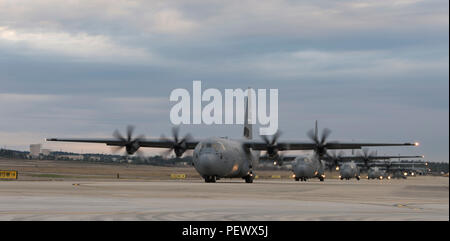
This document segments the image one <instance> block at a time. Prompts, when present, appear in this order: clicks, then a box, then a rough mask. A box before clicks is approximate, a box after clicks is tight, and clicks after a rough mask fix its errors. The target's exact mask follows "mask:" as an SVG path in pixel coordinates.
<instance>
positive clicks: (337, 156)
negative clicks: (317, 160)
mask: <svg viewBox="0 0 450 241" xmlns="http://www.w3.org/2000/svg"><path fill="white" fill-rule="evenodd" d="M343 155H344V152H343V151H341V152H339V153H336V151H330V152H328V153H327V156H328V157H329V158H330V159H329V160H330V161H331V164H330V165H329V166H328V167H329V169H330V171H331V169H332V168H333V167H336V171H338V170H339V162H340V161H341V158H342V156H343Z"/></svg>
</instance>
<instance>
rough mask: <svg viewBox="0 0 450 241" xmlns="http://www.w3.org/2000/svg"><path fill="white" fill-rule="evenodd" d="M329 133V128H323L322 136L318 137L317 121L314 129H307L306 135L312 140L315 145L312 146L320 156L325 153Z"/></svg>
mask: <svg viewBox="0 0 450 241" xmlns="http://www.w3.org/2000/svg"><path fill="white" fill-rule="evenodd" d="M330 134H331V130H330V129H328V128H325V129H323V131H322V136H321V138H320V139H319V136H318V135H319V133H318V129H317V122H316V129H315V130H309V131H308V133H307V135H308V137H309V138H310V139H311V140H312V141H313V142H314V144H315V145H316V146H315V148H314V151H315V153H317V154H318V155H319V156H320V157H323V156H325V155H326V154H327V139H328V137H329V136H330Z"/></svg>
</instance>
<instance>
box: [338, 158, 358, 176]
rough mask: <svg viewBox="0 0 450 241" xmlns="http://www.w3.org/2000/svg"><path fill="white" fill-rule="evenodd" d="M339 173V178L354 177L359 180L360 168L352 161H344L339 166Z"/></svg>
mask: <svg viewBox="0 0 450 241" xmlns="http://www.w3.org/2000/svg"><path fill="white" fill-rule="evenodd" d="M339 170H340V171H339V174H340V176H339V177H340V179H341V180H342V179H347V180H348V179H351V178H356V179H358V180H359V177H360V170H359V167H358V165H356V163H354V162H346V163H344V164H342V165H341V166H340V168H339Z"/></svg>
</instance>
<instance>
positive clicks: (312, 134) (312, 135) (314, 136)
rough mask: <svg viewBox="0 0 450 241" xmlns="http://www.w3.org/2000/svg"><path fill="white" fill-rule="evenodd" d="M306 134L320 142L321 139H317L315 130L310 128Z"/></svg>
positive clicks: (314, 140) (315, 141)
mask: <svg viewBox="0 0 450 241" xmlns="http://www.w3.org/2000/svg"><path fill="white" fill-rule="evenodd" d="M306 135H307V136H308V137H309V139H311V140H312V141H313V142H314V143H316V144H317V143H319V140H317V136H316V134H315V133H314V130H309V131H308V132H307V133H306Z"/></svg>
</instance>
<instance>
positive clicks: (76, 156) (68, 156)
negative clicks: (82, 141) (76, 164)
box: [56, 155, 84, 161]
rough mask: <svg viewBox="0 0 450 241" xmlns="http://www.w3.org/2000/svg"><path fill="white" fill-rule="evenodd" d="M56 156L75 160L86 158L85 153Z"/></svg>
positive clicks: (60, 158)
mask: <svg viewBox="0 0 450 241" xmlns="http://www.w3.org/2000/svg"><path fill="white" fill-rule="evenodd" d="M56 158H57V159H59V160H74V161H80V160H84V156H83V155H58V156H57V157H56Z"/></svg>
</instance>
